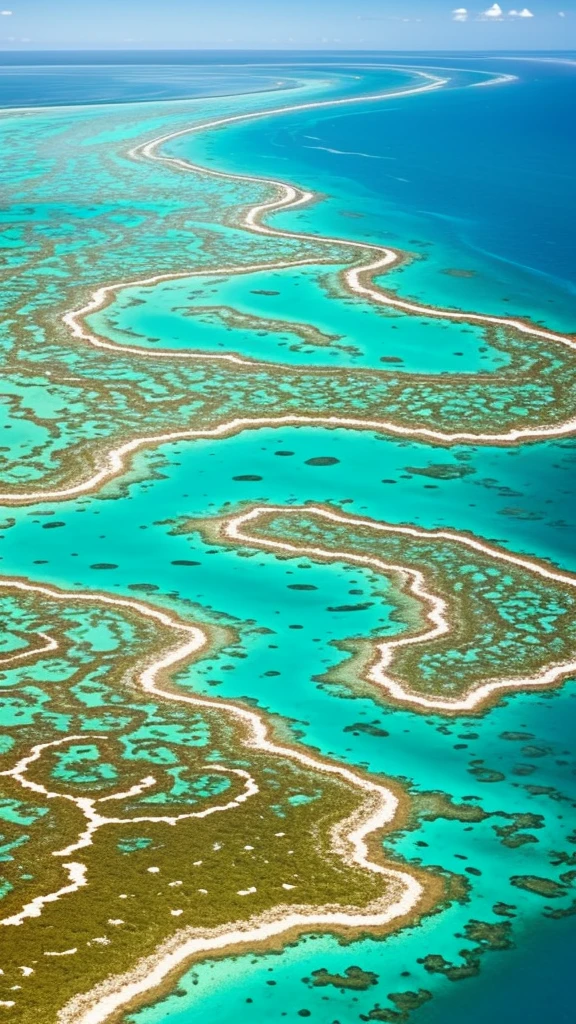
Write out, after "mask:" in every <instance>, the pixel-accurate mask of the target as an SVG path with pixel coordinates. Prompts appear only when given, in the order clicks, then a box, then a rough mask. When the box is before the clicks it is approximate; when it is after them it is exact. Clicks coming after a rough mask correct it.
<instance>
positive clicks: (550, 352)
mask: <svg viewBox="0 0 576 1024" xmlns="http://www.w3.org/2000/svg"><path fill="white" fill-rule="evenodd" d="M420 74H421V75H422V77H423V78H425V79H426V81H425V84H423V85H421V86H416V87H413V88H408V89H403V90H397V91H392V92H387V93H383V94H382V93H379V94H373V95H368V96H354V97H347V98H345V99H338V100H326V101H315V102H311V103H306V104H299V105H298V104H294V105H290V106H285V107H280V108H277V109H275V110H264V111H256V112H250V113H245V114H239V115H233V116H230V117H225V118H219V119H216V120H212V121H209V122H206V123H204V124H200V125H195V126H193V127H189V128H184V129H178V130H177V131H174V132H171V133H168V134H164V135H162V136H159V137H158V138H155V139H153V140H152V141H151V142H146V143H142V144H139V145H137V146H135V147H133V149H131V150H130V151H129V154H128V155H129V156H130V157H131V159H133V160H136V161H143V162H146V163H149V162H151V161H153V162H156V163H160V164H162V165H165V166H166V167H168V168H170V169H172V170H176V171H178V172H179V173H182V172H184V173H186V174H190V173H192V174H194V175H196V176H197V177H199V176H201V177H204V178H216V179H221V180H223V181H229V182H232V183H236V184H238V183H240V184H244V185H257V186H259V187H266V188H268V189H271V190H272V192H273V197H272V198H271V199H269V200H267V201H265V202H258V203H257V204H255V205H252V206H251V207H250V208H249V209H248V210H247V212H246V213H245V214H244V215H243V216H239V217H238V219H237V220H234V221H233V222H232V223H233V225H235V226H237V227H241V228H242V229H244V230H248V231H249V232H251V233H252V234H256V235H259V236H261V237H263V238H266V239H273V240H275V241H278V243H279V244H280V242H281V241H283V242H284V243H287V242H290V243H296V244H298V245H299V246H301V247H302V248H306V247H307V246H311V245H312V246H314V247H316V248H315V249H314V252H313V253H311V254H310V255H304V256H296V257H295V258H293V259H290V260H288V259H282V260H277V261H275V260H273V259H271V260H270V261H268V262H266V263H263V262H258V263H256V264H252V265H248V266H243V265H241V264H238V265H227V266H225V267H222V266H215V267H209V268H207V267H203V268H202V270H201V271H199V270H195V269H193V268H190V269H186V270H183V271H178V272H174V273H170V272H167V273H160V274H156V275H152V276H148V277H144V278H138V279H135V280H132V281H122V282H117V283H115V284H111V285H105V286H101V287H99V288H97V289H96V290H95V291H94V292H93V294H92V296H91V297H90V299H89V300H88V302H87V303H85V304H84V305H83V306H82V307H80V308H79V309H76V310H72V311H69V312H66V313H64V314H63V317H62V320H63V324H64V326H65V328H66V329H67V331H68V332H69V333H70V334H71V335H72V336H73V337H74V338H76V339H77V340H79V341H82V342H83V343H87V344H88V345H90V346H91V347H92V348H94V349H95V350H97V351H98V352H99V353H101V354H102V355H104V353H106V354H108V353H114V355H115V356H116V357H120V356H121V357H122V358H123V359H124V360H125V359H126V357H129V358H130V363H131V364H132V365H133V366H140V365H142V366H143V367H146V368H147V370H146V372H148V373H149V374H151V375H152V377H151V379H152V381H153V383H154V386H155V387H156V388H158V387H159V386H166V383H165V377H162V374H165V370H164V368H163V366H162V364H163V363H169V364H170V373H171V375H172V376H171V386H172V387H173V388H174V389H175V390H177V389H186V391H187V392H188V393H189V394H192V395H194V397H195V399H196V401H195V403H194V404H193V406H192V407H190V405H188V407H187V406H184V405H182V408H181V409H180V410H179V411H178V412H177V413H176V414H175V413H174V412H173V411H172V410H171V409H170V412H169V418H171V419H172V423H174V420H177V419H187V420H188V425H187V426H185V427H179V428H177V429H176V428H175V426H173V427H171V428H170V429H165V430H164V429H163V430H161V431H154V432H151V433H148V434H147V435H139V436H135V434H134V427H135V426H136V423H137V422H138V421H139V420H141V416H140V415H139V414H138V409H135V412H136V416H132V421H133V422H132V429H131V430H130V431H129V434H130V436H129V440H126V441H124V442H123V443H121V444H119V445H117V446H113V447H111V448H108V449H107V446H106V442H105V441H104V440H101V441H99V444H98V455H97V461H98V463H99V468H98V469H97V470H96V471H94V472H91V473H89V474H88V475H87V476H85V477H84V478H83V479H81V480H80V481H78V480H77V477H78V469H77V466H78V464H79V461H80V460H79V459H78V458H75V459H74V458H73V457H72V455H71V454H70V452H71V451H72V449H71V446H70V443H68V444H67V445H66V446H65V449H64V452H63V454H62V458H63V460H65V461H66V462H67V467H66V470H65V475H66V476H73V477H75V478H76V482H73V483H70V484H69V485H67V486H59V487H51V486H46V485H43V486H42V487H37V488H35V487H33V488H30V487H26V486H24V485H22V484H21V483H19V484H18V485H17V486H15V487H14V488H12V489H10V490H4V491H3V492H2V493H0V501H2V502H3V503H4V504H12V503H16V504H21V503H24V502H35V501H40V500H43V499H49V500H52V501H55V500H65V499H67V498H70V497H74V496H76V495H79V494H85V493H89V492H90V491H93V490H96V489H97V488H99V487H100V486H102V485H103V484H104V483H105V482H106V481H107V480H109V479H111V478H113V477H115V476H117V475H119V474H121V473H122V472H123V471H124V470H125V469H126V467H127V464H128V462H129V460H130V457H131V456H132V455H133V454H134V453H135V452H137V451H139V450H141V449H143V448H148V447H153V446H157V445H160V444H162V443H167V442H171V441H177V440H184V439H194V438H199V439H200V438H210V437H224V436H229V435H231V434H235V433H238V432H239V431H242V430H246V429H254V428H258V427H260V426H284V425H287V424H296V425H298V424H302V425H316V424H317V425H321V426H328V427H345V428H353V429H364V430H370V431H380V432H383V433H389V434H392V435H398V436H401V437H407V438H414V439H417V440H424V441H429V442H432V443H436V444H444V445H446V444H457V443H463V442H480V443H483V444H508V445H509V444H516V443H521V442H523V441H531V440H538V439H545V438H555V437H564V436H568V435H571V434H573V433H574V432H575V431H576V419H575V418H574V415H573V393H574V388H575V386H576V385H575V375H574V358H573V355H572V353H573V352H574V350H575V349H576V341H575V340H574V338H573V337H572V336H570V335H565V334H561V333H558V332H554V331H549V330H546V329H545V328H542V327H539V326H538V325H535V324H532V323H529V322H528V321H524V320H520V319H517V318H506V317H498V316H492V315H489V314H482V313H476V312H464V311H460V310H453V309H438V308H435V307H430V306H426V305H423V304H419V303H415V302H410V301H408V300H405V299H402V298H399V297H398V296H397V295H396V294H393V293H391V292H387V291H385V290H384V289H383V288H382V287H381V286H380V285H379V284H378V283H376V278H377V277H379V276H381V275H382V274H384V273H385V272H386V271H387V270H390V269H391V268H392V267H394V266H395V265H397V264H398V263H399V261H401V260H404V259H405V258H406V254H404V253H401V252H400V251H399V250H395V249H392V248H390V247H386V246H382V245H376V244H373V243H367V242H355V241H352V240H349V239H345V238H330V237H315V236H313V235H309V234H303V233H299V232H294V231H289V230H283V229H279V228H275V227H272V226H270V225H269V224H268V223H267V220H266V218H267V217H269V216H270V215H272V214H274V213H277V212H287V211H289V210H293V209H295V208H299V207H302V206H303V205H305V204H307V203H310V202H311V201H313V200H314V199H315V198H316V197H315V196H314V194H313V193H312V192H309V191H305V190H302V189H299V188H297V187H296V186H294V185H290V184H286V183H284V182H281V181H276V180H273V179H266V178H258V177H254V176H250V175H242V174H232V173H228V172H224V171H218V170H214V169H211V168H207V167H201V166H199V165H196V164H193V163H192V162H190V161H188V160H186V159H183V158H181V157H176V156H170V155H167V154H166V153H164V152H162V151H161V147H162V146H165V145H166V144H167V143H168V142H169V141H171V140H174V139H177V138H180V137H182V136H187V135H191V134H193V133H197V132H201V131H209V130H211V129H214V128H221V127H224V126H226V125H228V124H232V123H239V122H243V121H247V120H250V119H254V118H260V117H268V116H273V115H281V114H284V113H289V112H292V111H298V110H313V109H317V108H318V107H331V106H338V105H346V104H355V103H359V102H372V101H373V102H376V101H384V100H386V99H389V98H390V97H395V98H402V97H411V96H414V95H416V94H418V93H423V92H424V93H425V92H428V91H430V90H436V89H439V88H442V87H445V86H446V84H447V83H448V82H449V79H439V78H436V77H433V76H430V75H428V74H423V73H420ZM319 246H320V247H321V248H322V247H323V248H324V252H325V255H324V257H322V256H320V257H319V255H318V247H319ZM350 251H352V253H353V254H354V261H353V263H352V265H351V266H349V267H348V269H346V270H344V271H343V272H342V274H341V284H342V287H343V289H344V291H345V292H346V293H348V294H349V295H352V296H356V297H357V298H359V299H363V300H368V301H369V302H370V303H373V304H374V305H375V306H378V307H381V308H382V309H383V310H385V309H389V310H398V311H400V312H402V313H406V314H408V315H411V316H423V315H425V316H426V317H428V318H436V319H440V320H442V321H445V322H446V323H448V324H449V323H464V324H468V325H478V326H480V327H482V328H484V329H485V330H486V331H487V332H491V333H490V338H491V343H492V344H493V345H494V346H495V347H496V348H498V349H501V350H502V351H504V352H510V354H511V355H512V357H513V358H512V365H511V366H510V367H508V368H504V369H503V370H501V371H500V372H499V373H495V374H470V375H466V374H462V375H454V378H455V379H453V380H447V378H446V377H445V376H444V375H443V374H441V373H440V374H437V375H430V374H428V375H422V374H420V375H403V374H398V373H397V372H394V371H383V370H378V371H368V370H364V371H363V370H359V369H355V370H354V371H350V370H340V371H339V370H337V369H332V368H331V369H329V370H325V369H324V368H321V367H318V368H315V367H311V368H310V367H306V368H300V367H298V366H295V365H293V364H291V365H290V366H289V367H288V365H287V364H282V363H279V364H270V365H267V364H262V363H259V362H258V361H257V360H251V359H245V358H242V357H241V356H238V355H235V354H234V353H222V354H220V353H217V354H214V355H209V354H207V353H206V352H201V351H193V350H192V351H184V352H183V351H174V350H170V349H165V350H161V349H158V348H155V349H153V350H150V349H143V348H141V347H138V346H131V345H127V344H122V343H116V342H113V341H110V340H107V339H104V338H101V337H99V336H97V335H96V334H95V333H94V332H92V331H90V330H89V329H88V328H87V326H86V318H88V317H89V316H91V315H92V314H94V313H96V312H97V311H99V310H102V309H103V308H104V307H106V306H107V305H108V304H109V303H110V302H111V301H112V300H113V297H114V296H115V294H117V293H118V292H119V291H120V290H123V289H127V288H133V287H136V286H154V285H155V284H158V283H160V282H166V281H176V280H179V279H187V278H190V279H193V278H194V277H195V276H198V275H200V274H202V275H206V273H208V272H209V273H210V274H213V275H218V276H226V277H228V276H231V275H233V274H238V273H240V274H249V273H251V272H254V271H257V270H262V269H264V268H266V269H268V270H270V271H272V270H274V269H287V268H294V267H301V266H305V265H309V264H310V263H318V262H322V260H323V259H324V260H325V261H326V263H327V264H329V263H330V262H333V261H334V259H335V253H336V252H338V253H342V252H348V253H349V252H350ZM551 346H552V347H551ZM186 364H189V369H188V367H187V365H186ZM79 369H80V368H79ZM112 370H113V373H112V380H114V381H115V380H117V378H118V373H119V372H120V373H121V374H124V373H125V372H126V371H125V364H124V365H121V366H119V367H112ZM101 371H102V364H101V363H99V364H98V365H96V364H95V365H94V367H93V369H92V377H91V378H90V367H89V366H88V367H86V368H85V371H84V372H86V374H87V376H86V382H87V383H89V382H90V381H91V382H92V383H93V382H94V380H95V377H98V375H99V374H100V373H101ZM198 374H201V375H204V379H203V380H202V383H201V385H200V386H199V377H198ZM287 374H289V375H290V390H291V393H292V398H291V400H290V402H288V401H287V399H286V394H285V392H286V388H285V387H282V384H283V383H285V382H286V375H287ZM155 377H156V378H158V380H157V381H156V380H155ZM51 378H52V384H54V385H56V384H57V383H59V380H61V382H62V383H64V382H69V381H73V382H74V383H75V385H77V384H78V382H80V383H81V382H82V377H81V376H73V377H72V376H70V375H64V376H62V370H61V368H59V369H57V370H55V371H51ZM256 380H257V382H258V384H257V387H258V392H259V393H260V392H261V391H262V390H263V391H264V393H265V395H266V400H265V401H264V402H262V401H261V400H259V401H258V403H255V402H254V398H253V393H254V383H255V381H256ZM114 390H115V393H116V389H114ZM138 391H139V387H138V385H137V382H134V383H133V387H132V389H131V394H130V401H131V402H133V403H134V405H136V404H137V403H138V405H144V404H145V403H146V396H145V394H144V393H143V394H142V396H141V397H139V395H138ZM223 394H227V395H228V399H227V401H226V403H223V402H222V395H223ZM97 397H98V399H99V400H101V399H102V397H103V396H102V395H101V394H99V395H98V396H97ZM106 400H109V397H108V396H107V397H106ZM262 405H266V406H268V407H273V408H274V409H275V410H278V409H280V410H282V411H281V412H279V413H277V412H274V413H271V414H265V415H264V414H261V413H260V409H261V408H262ZM226 406H227V407H228V409H229V410H230V412H231V413H233V414H232V415H228V416H227V415H226ZM255 406H257V408H256V407H255ZM289 406H290V408H289ZM294 407H296V408H295V409H294ZM326 407H330V408H331V410H332V411H331V412H330V414H327V413H326V411H325V409H326ZM383 407H385V408H387V409H389V410H390V409H393V410H395V414H394V415H393V416H392V417H386V418H384V417H382V415H381V409H382V408H383ZM293 410H294V411H293ZM110 413H111V414H112V416H114V413H113V410H112V409H111V410H110ZM167 415H168V414H167V413H164V420H166V418H167ZM157 417H158V412H155V418H157ZM519 419H520V420H523V421H524V422H523V423H521V425H517V424H518V420H519ZM191 420H192V421H195V422H193V423H190V421H191ZM431 421H432V422H434V423H435V425H434V426H429V425H428V424H429V423H430V422H431ZM547 421H548V422H547ZM470 422H472V424H473V425H474V429H470V428H468V429H465V426H464V425H465V424H468V423H470ZM488 423H489V424H490V425H491V428H490V429H486V427H487V424H488ZM451 424H453V425H454V428H452V427H451ZM121 429H123V431H124V432H125V431H126V430H127V425H126V426H124V427H123V428H122V427H121ZM99 432H100V431H99ZM88 448H89V445H88V443H87V442H86V441H84V442H83V443H82V445H81V449H80V450H81V453H82V459H81V462H82V463H84V461H85V458H86V452H87V451H88ZM52 471H53V470H52Z"/></svg>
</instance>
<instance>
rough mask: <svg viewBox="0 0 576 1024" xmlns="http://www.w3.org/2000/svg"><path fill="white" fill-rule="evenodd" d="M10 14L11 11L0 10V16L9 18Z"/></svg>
mask: <svg viewBox="0 0 576 1024" xmlns="http://www.w3.org/2000/svg"><path fill="white" fill-rule="evenodd" d="M11 14H12V11H0V16H2V17H3V18H9V17H10V15H11Z"/></svg>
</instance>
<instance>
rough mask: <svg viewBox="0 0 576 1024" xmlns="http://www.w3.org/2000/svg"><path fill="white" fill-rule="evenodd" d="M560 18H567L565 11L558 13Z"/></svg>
mask: <svg viewBox="0 0 576 1024" xmlns="http://www.w3.org/2000/svg"><path fill="white" fill-rule="evenodd" d="M558 17H559V18H565V17H566V15H565V14H564V11H558Z"/></svg>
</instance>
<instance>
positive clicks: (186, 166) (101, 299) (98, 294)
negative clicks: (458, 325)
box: [0, 73, 576, 504]
mask: <svg viewBox="0 0 576 1024" xmlns="http://www.w3.org/2000/svg"><path fill="white" fill-rule="evenodd" d="M421 74H422V76H423V77H425V78H431V79H432V81H431V82H429V83H428V84H426V85H423V86H418V87H415V88H412V89H407V90H404V91H402V90H400V91H397V92H390V93H382V94H376V95H372V96H363V97H352V98H348V99H341V100H326V101H318V102H312V103H304V104H298V105H295V106H286V107H278V108H275V109H273V110H264V111H256V112H251V113H247V114H237V115H234V116H230V117H225V118H219V119H217V120H214V121H208V122H206V123H204V124H201V125H196V126H193V127H192V128H183V129H180V130H178V131H176V132H171V133H169V134H167V135H162V136H160V137H158V138H156V139H153V140H152V141H150V142H147V143H143V144H142V145H140V146H137V147H135V148H134V149H132V150H130V155H131V156H132V157H134V158H139V157H140V156H143V157H145V158H146V159H150V160H157V161H160V162H162V163H165V164H168V165H169V166H175V167H177V168H178V169H179V170H184V171H188V172H190V171H193V172H199V173H203V174H209V175H212V176H214V177H219V178H224V179H229V180H233V181H248V182H255V183H258V184H260V185H269V186H272V187H273V188H274V189H275V191H276V193H277V195H276V197H275V198H274V199H272V200H270V201H268V202H265V203H260V204H258V205H256V206H254V207H252V208H251V209H250V210H249V211H248V212H247V214H246V215H245V217H244V218H243V225H244V227H246V228H248V229H249V230H251V231H254V232H256V233H258V234H264V235H269V236H273V237H278V238H288V239H300V240H303V241H308V242H309V241H311V240H312V241H324V242H326V243H334V244H337V245H342V246H346V247H349V248H353V249H355V250H359V251H361V252H368V253H378V254H379V255H378V259H376V260H375V261H373V262H371V263H369V264H368V265H364V266H361V267H353V268H351V269H349V270H348V271H346V272H345V275H344V277H345V280H346V282H347V284H348V287H349V288H350V290H351V291H352V292H354V293H355V294H358V295H362V296H367V297H368V298H370V299H371V300H372V301H374V302H377V303H379V304H381V305H386V306H392V307H394V308H398V309H401V310H403V311H405V312H409V313H415V314H419V315H420V314H421V315H426V316H434V317H437V318H441V319H451V320H458V321H465V322H475V323H480V324H490V325H498V326H502V327H513V328H514V329H515V330H518V331H520V332H521V333H524V334H527V335H529V336H532V337H537V338H543V339H545V340H548V341H554V342H558V343H560V344H562V345H565V346H567V347H568V348H570V349H572V350H574V349H576V341H575V340H574V339H572V338H570V337H567V336H565V335H562V334H558V333H556V332H553V331H547V330H545V329H543V328H539V327H535V326H533V325H531V324H528V323H524V322H523V321H521V320H516V319H513V318H510V319H509V318H506V317H497V316H491V315H489V314H479V313H465V312H459V311H455V310H441V309H436V308H433V307H428V306H423V305H420V304H418V303H414V302H409V301H405V300H402V299H398V298H396V297H395V296H394V295H390V294H387V293H385V292H383V291H381V290H380V289H379V288H376V287H374V286H368V285H365V284H363V282H362V280H361V277H362V276H363V275H365V274H370V276H371V277H373V276H375V275H376V274H377V273H379V272H383V271H385V270H387V269H389V268H390V267H391V266H392V265H393V264H394V263H395V262H397V261H398V259H399V258H400V257H399V254H398V253H397V252H396V251H395V250H394V249H390V248H387V247H384V246H381V245H375V244H373V243H370V242H354V241H352V240H350V239H341V238H330V237H323V238H316V237H315V236H312V235H307V234H304V233H298V232H289V231H282V230H280V229H277V228H273V227H270V226H267V225H265V224H263V223H261V217H263V216H264V215H265V214H270V213H273V212H276V211H278V210H281V209H282V210H287V209H293V208H294V207H296V206H301V205H304V204H305V203H308V202H310V201H311V200H312V199H314V198H315V197H314V193H312V192H307V191H303V190H302V189H299V188H296V187H295V186H293V185H288V184H286V183H285V182H282V181H277V180H275V179H272V178H258V177H254V176H251V175H242V174H232V173H229V172H226V171H218V170H214V169H211V168H206V167H201V166H199V165H196V164H193V163H191V162H189V161H187V160H184V159H182V158H180V157H170V156H165V155H162V154H159V153H157V152H156V151H157V149H158V148H159V147H160V146H162V145H164V144H165V143H167V142H169V141H170V140H172V139H175V138H179V137H181V136H184V135H190V134H193V133H195V132H200V131H207V130H209V129H212V128H217V127H222V126H223V125H226V124H230V123H235V122H239V121H246V120H253V119H256V118H262V117H268V116H272V115H275V114H283V113H289V112H293V111H296V110H309V109H316V108H318V107H325V106H328V107H331V106H338V105H344V104H350V103H359V102H364V101H374V100H382V99H389V98H397V97H402V96H407V95H414V94H415V93H422V92H426V91H429V90H431V89H437V88H439V87H442V86H444V85H445V84H446V82H447V79H437V78H434V77H433V76H429V75H425V74H424V73H421ZM318 262H321V261H320V260H319V259H318V258H310V259H300V260H294V261H290V262H287V261H277V262H275V263H271V264H270V263H268V264H264V265H263V264H254V265H252V266H249V267H241V268H238V267H236V268H234V267H225V268H220V269H211V268H203V269H202V270H195V271H193V270H187V271H180V272H178V273H165V274H155V275H152V276H150V277H146V278H139V279H137V280H133V281H122V282H117V283H116V284H113V285H106V286H103V287H101V288H98V289H97V290H96V291H95V292H93V293H92V295H91V297H90V299H89V301H88V302H87V303H86V305H84V306H83V307H82V308H81V309H78V310H72V311H70V312H68V313H66V314H64V316H63V321H64V323H65V324H66V326H67V327H68V328H69V329H70V331H71V332H72V335H73V336H74V337H76V338H79V339H81V340H83V341H85V342H87V343H89V344H91V345H94V346H95V347H98V348H105V349H112V350H116V351H122V352H128V353H130V354H137V355H139V356H142V355H145V356H149V357H152V358H155V359H157V358H172V359H174V358H178V359H203V360H204V361H206V359H208V358H210V359H213V360H215V361H225V362H230V363H235V364H238V365H254V362H253V361H251V360H247V359H242V358H241V357H240V356H236V355H232V354H222V355H218V354H215V355H211V356H207V355H206V353H199V352H181V351H178V350H176V351H175V350H172V349H164V350H157V351H153V350H150V349H146V348H139V347H135V346H130V345H117V344H116V343H114V342H110V341H103V340H102V339H100V338H98V337H96V336H95V335H93V334H91V333H90V332H89V331H88V330H87V329H86V328H85V326H84V324H83V322H82V321H83V318H84V317H86V316H87V315H89V314H90V313H94V312H96V310H98V309H101V308H102V307H103V306H104V305H105V304H106V303H107V301H108V298H109V296H110V295H112V294H114V293H116V292H117V291H118V290H120V289H123V288H131V287H139V286H140V287H142V286H149V285H154V284H158V283H160V282H163V281H170V280H178V279H182V278H188V277H198V276H214V275H229V274H233V273H237V274H240V273H251V272H256V271H259V270H262V269H264V268H265V269H268V270H274V269H285V268H286V267H290V266H304V265H309V264H315V263H318ZM299 424H301V425H312V426H313V425H318V426H327V427H339V426H340V427H349V428H355V429H370V430H376V431H382V432H385V433H391V434H397V435H399V436H402V437H414V438H422V439H424V440H430V441H433V442H440V443H461V442H468V441H470V442H482V443H488V444H490V443H496V444H506V443H514V442H517V441H522V440H536V439H544V438H552V437H563V436H566V435H569V434H572V433H574V432H575V431H576V418H574V419H571V420H568V421H566V422H564V423H561V424H558V425H554V426H542V425H541V426H535V427H526V428H523V429H522V428H521V429H511V430H508V431H502V432H495V433H486V432H480V433H478V432H472V431H454V432H446V431H440V430H433V429H430V428H427V427H413V428H412V427H405V426H402V425H400V424H398V423H394V422H391V421H388V420H367V419H361V418H354V417H335V416H315V417H310V416H276V417H272V416H271V417H237V418H234V419H232V420H229V421H227V422H225V423H222V424H219V425H218V426H217V427H213V428H210V429H207V430H194V429H190V430H182V431H171V432H167V433H164V434H160V435H153V436H149V437H139V438H133V439H132V440H131V441H129V442H126V443H125V444H123V445H120V446H119V447H117V448H114V449H112V450H111V451H110V452H109V453H108V454H107V455H106V458H105V463H104V466H103V467H102V468H101V469H100V470H98V471H97V472H95V473H94V474H93V476H91V477H90V478H89V479H87V480H85V481H83V482H81V483H79V484H76V485H73V486H70V487H65V488H61V489H56V490H40V491H27V492H20V493H19V494H14V493H0V501H1V502H3V503H4V504H22V503H25V502H27V501H41V500H43V499H46V500H61V499H64V500H65V499H67V498H70V497H74V496H76V495H79V494H85V493H87V492H89V491H92V490H94V489H95V488H97V487H99V486H101V485H102V484H103V483H105V482H106V481H107V480H109V479H111V478H112V477H114V476H117V475H119V474H121V473H122V472H123V470H124V467H125V456H127V455H131V454H133V453H134V452H135V451H137V450H138V449H141V448H144V447H147V446H150V445H158V444H163V443H167V442H170V441H178V440H193V439H195V438H210V437H215V438H217V437H222V436H226V435H229V434H233V433H237V432H239V431H242V430H245V429H253V428H255V427H260V426H262V427H275V426H287V425H299Z"/></svg>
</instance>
